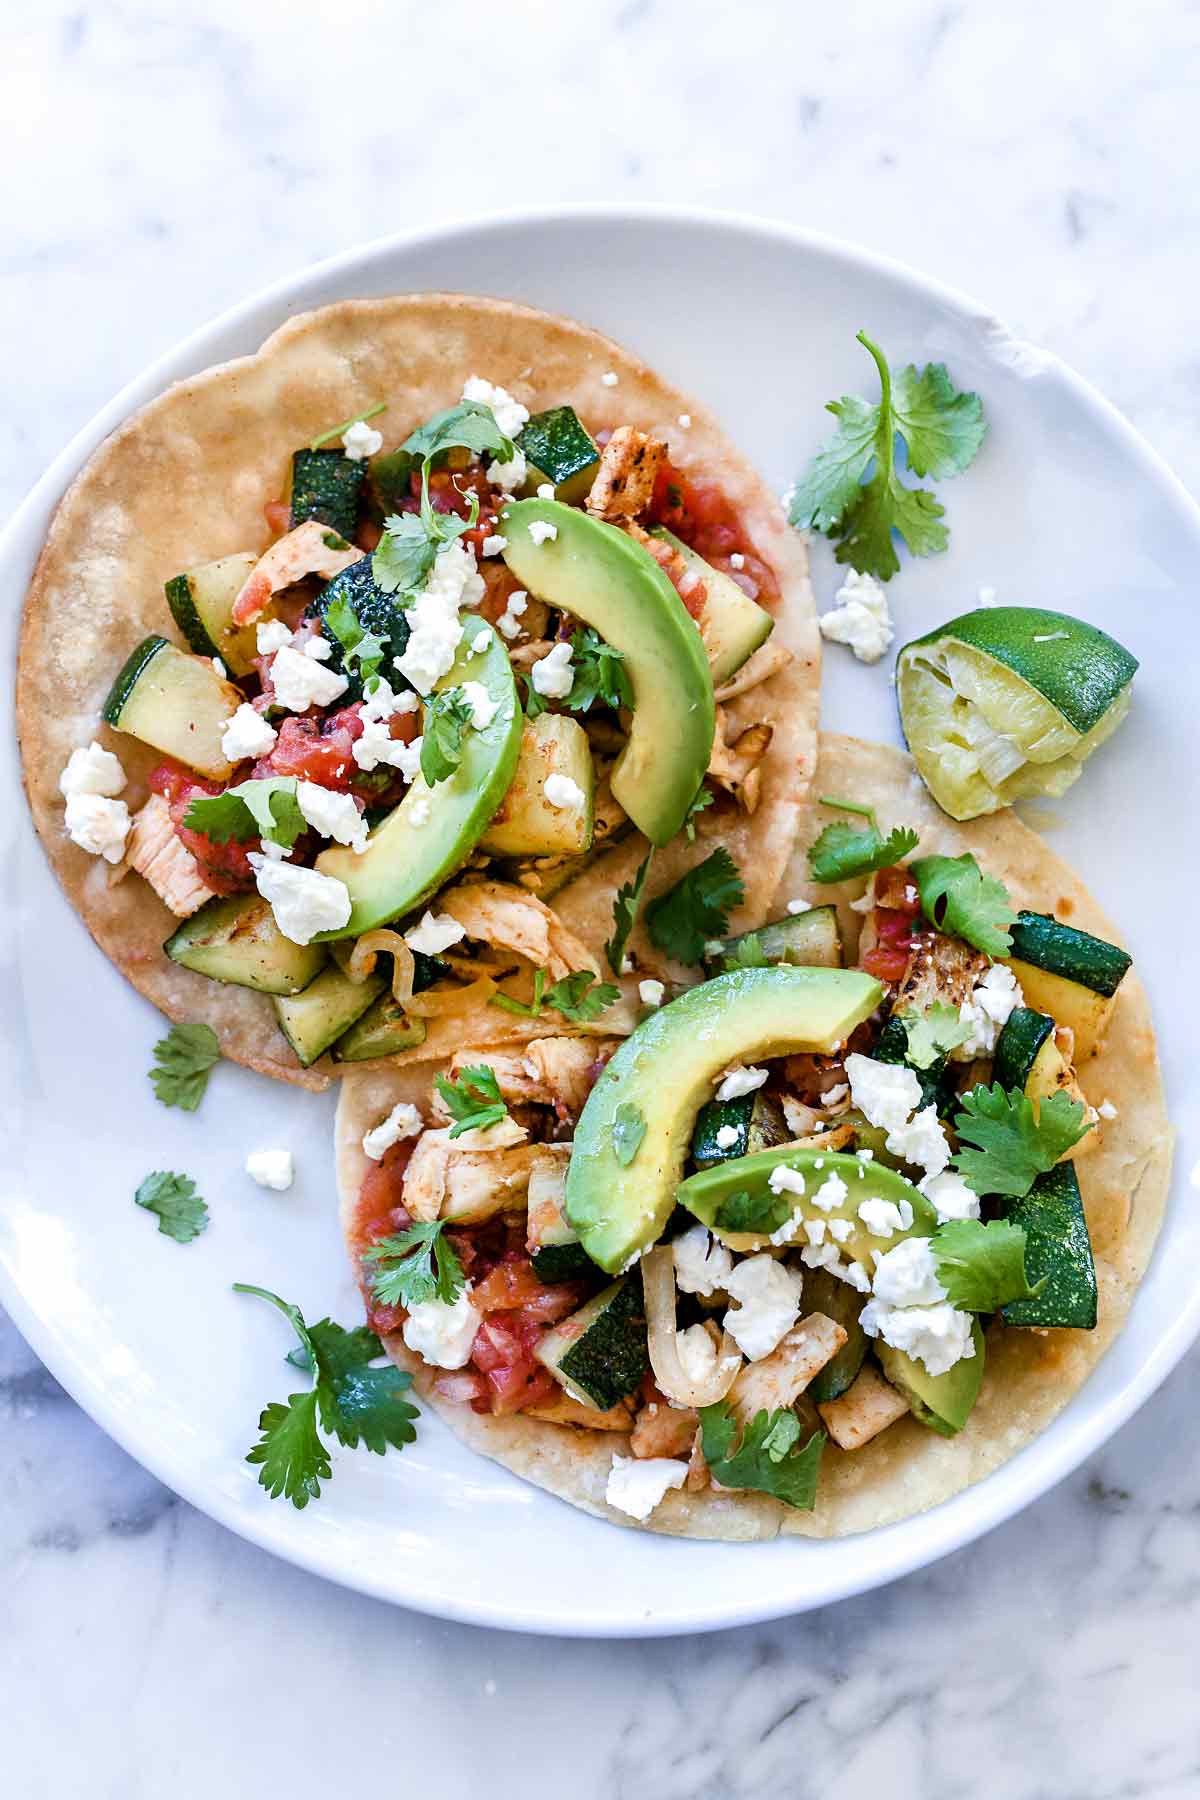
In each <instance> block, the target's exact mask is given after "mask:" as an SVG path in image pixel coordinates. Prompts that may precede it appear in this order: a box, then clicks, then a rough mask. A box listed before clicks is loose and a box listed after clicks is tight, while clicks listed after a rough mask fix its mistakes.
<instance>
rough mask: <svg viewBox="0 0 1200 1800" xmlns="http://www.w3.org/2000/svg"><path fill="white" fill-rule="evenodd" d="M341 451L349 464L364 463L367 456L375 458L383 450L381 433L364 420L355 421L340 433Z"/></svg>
mask: <svg viewBox="0 0 1200 1800" xmlns="http://www.w3.org/2000/svg"><path fill="white" fill-rule="evenodd" d="M342 449H343V450H344V451H345V452H346V455H347V456H348V457H349V458H350V461H351V462H365V461H366V459H367V457H368V456H377V455H378V454H379V452H380V451H381V450H382V449H383V433H382V431H376V430H375V427H374V426H373V425H368V424H367V421H366V420H365V419H355V421H354V423H353V425H347V427H346V429H345V431H343V433H342Z"/></svg>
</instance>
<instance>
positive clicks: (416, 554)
mask: <svg viewBox="0 0 1200 1800" xmlns="http://www.w3.org/2000/svg"><path fill="white" fill-rule="evenodd" d="M441 543H442V538H441V535H440V533H438V532H437V531H431V530H430V529H429V526H428V525H427V524H426V522H425V520H424V518H423V517H422V515H421V514H420V513H415V512H409V513H393V514H391V515H390V516H389V517H388V518H387V519H385V521H384V530H383V536H382V537H381V538H380V540H379V542H378V544H377V545H376V547H375V552H374V555H373V556H372V558H371V573H372V575H373V576H374V578H375V585H376V586H377V587H381V588H382V589H383V591H384V593H385V594H398V593H412V592H413V591H414V590H415V589H417V588H419V587H420V585H421V583H422V582H423V581H424V579H425V577H426V576H427V575H428V573H429V571H430V569H432V567H433V559H434V557H435V556H436V555H437V553H438V548H439V546H440V545H441Z"/></svg>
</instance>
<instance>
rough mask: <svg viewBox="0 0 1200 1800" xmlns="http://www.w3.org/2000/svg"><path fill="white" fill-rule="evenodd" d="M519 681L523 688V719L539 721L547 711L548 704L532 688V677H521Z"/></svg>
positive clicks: (543, 697)
mask: <svg viewBox="0 0 1200 1800" xmlns="http://www.w3.org/2000/svg"><path fill="white" fill-rule="evenodd" d="M521 681H522V682H523V683H524V686H525V717H526V718H527V719H540V718H541V716H542V714H543V713H544V712H546V711H547V709H548V706H549V702H548V701H547V700H546V698H545V696H544V695H542V694H539V693H538V691H537V689H536V688H535V687H534V685H533V676H532V675H522V676H521Z"/></svg>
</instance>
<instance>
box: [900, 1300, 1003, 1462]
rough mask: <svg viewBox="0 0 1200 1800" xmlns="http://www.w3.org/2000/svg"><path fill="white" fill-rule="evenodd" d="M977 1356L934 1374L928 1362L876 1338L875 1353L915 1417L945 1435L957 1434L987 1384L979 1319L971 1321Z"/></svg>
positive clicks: (952, 1435)
mask: <svg viewBox="0 0 1200 1800" xmlns="http://www.w3.org/2000/svg"><path fill="white" fill-rule="evenodd" d="M971 1342H972V1343H973V1344H974V1346H975V1354H974V1356H968V1357H964V1358H963V1360H962V1361H961V1362H956V1363H955V1364H954V1367H953V1368H951V1369H947V1370H946V1373H945V1374H944V1375H931V1374H930V1373H929V1371H928V1369H927V1368H926V1367H925V1365H924V1363H919V1362H917V1360H916V1359H915V1357H912V1356H906V1355H905V1354H904V1352H903V1350H893V1348H892V1346H891V1345H890V1344H885V1343H884V1341H883V1339H882V1338H876V1339H875V1346H874V1347H875V1354H876V1356H877V1357H878V1358H879V1364H880V1367H881V1368H882V1370H883V1372H884V1374H885V1375H886V1376H887V1378H888V1380H889V1381H890V1382H891V1384H892V1386H893V1387H894V1388H895V1389H896V1390H897V1392H899V1393H901V1394H903V1396H904V1398H905V1399H906V1400H907V1401H908V1404H909V1407H910V1408H911V1411H912V1415H913V1418H914V1419H917V1420H919V1422H920V1423H921V1424H922V1425H927V1426H928V1427H929V1429H930V1431H937V1432H940V1433H941V1435H942V1436H943V1437H954V1436H956V1435H957V1433H958V1432H960V1431H961V1430H962V1428H963V1426H964V1425H965V1424H966V1422H967V1419H968V1418H969V1417H970V1413H971V1408H972V1407H973V1406H974V1404H975V1402H976V1400H977V1399H978V1398H979V1389H980V1387H981V1386H982V1384H983V1364H984V1355H985V1347H984V1341H983V1332H982V1330H981V1329H980V1325H979V1320H978V1319H973V1320H972V1321H971Z"/></svg>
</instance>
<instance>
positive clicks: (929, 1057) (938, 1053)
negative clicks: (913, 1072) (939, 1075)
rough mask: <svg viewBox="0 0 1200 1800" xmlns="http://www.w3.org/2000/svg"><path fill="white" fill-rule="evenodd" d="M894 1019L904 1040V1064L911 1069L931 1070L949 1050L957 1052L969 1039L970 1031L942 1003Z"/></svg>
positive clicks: (943, 1002) (956, 1014)
mask: <svg viewBox="0 0 1200 1800" xmlns="http://www.w3.org/2000/svg"><path fill="white" fill-rule="evenodd" d="M895 1016H896V1018H897V1019H898V1020H899V1021H900V1023H901V1025H903V1027H904V1033H905V1036H906V1037H907V1039H908V1055H907V1057H906V1059H905V1060H906V1061H907V1062H909V1063H911V1065H912V1067H913V1068H914V1069H932V1067H933V1065H934V1064H935V1063H937V1062H941V1061H942V1059H943V1058H944V1057H946V1056H948V1055H949V1054H950V1052H951V1050H957V1049H958V1046H959V1045H960V1044H965V1043H966V1041H967V1038H968V1037H969V1036H970V1033H971V1027H970V1025H969V1024H967V1023H966V1022H965V1021H964V1020H963V1019H962V1018H961V1017H960V1016H959V1014H958V1012H957V1011H956V1010H955V1008H954V1007H953V1006H950V1005H948V1004H947V1002H946V1001H945V1000H935V1001H934V1002H933V1003H932V1005H930V1006H928V1007H926V1008H925V1010H924V1011H923V1012H918V1011H916V1010H911V1011H910V1010H907V1009H906V1010H905V1011H903V1012H898V1013H897V1014H896V1015H895Z"/></svg>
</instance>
